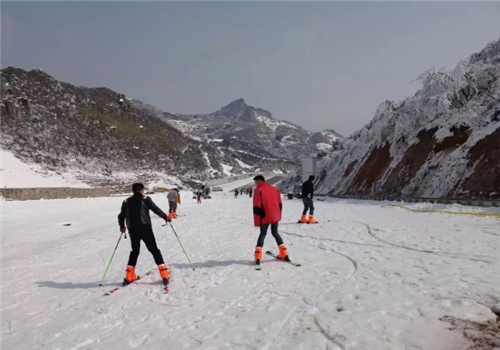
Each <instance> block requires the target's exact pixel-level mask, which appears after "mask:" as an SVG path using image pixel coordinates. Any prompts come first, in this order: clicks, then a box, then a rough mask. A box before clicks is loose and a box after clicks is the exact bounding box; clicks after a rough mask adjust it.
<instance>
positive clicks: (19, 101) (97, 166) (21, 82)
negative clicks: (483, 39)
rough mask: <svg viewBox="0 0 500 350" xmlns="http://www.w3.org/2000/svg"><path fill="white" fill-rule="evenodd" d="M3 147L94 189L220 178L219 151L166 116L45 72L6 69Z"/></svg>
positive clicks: (153, 109) (112, 93)
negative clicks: (161, 179) (164, 177)
mask: <svg viewBox="0 0 500 350" xmlns="http://www.w3.org/2000/svg"><path fill="white" fill-rule="evenodd" d="M1 86H2V100H1V113H2V123H1V132H2V138H1V147H2V148H3V149H6V150H9V151H12V152H13V153H14V154H15V155H16V156H17V157H19V158H21V159H22V160H24V161H26V162H34V163H37V164H39V165H42V166H44V167H45V168H46V169H48V170H53V171H58V172H76V173H78V174H79V177H80V178H81V179H82V180H83V181H85V182H87V183H92V184H94V185H102V184H111V183H116V182H117V181H118V179H120V178H121V177H124V176H125V177H126V178H127V179H129V178H130V177H134V176H137V177H140V178H141V179H143V180H144V179H145V178H147V177H151V176H152V177H154V176H156V175H155V174H157V173H162V174H169V175H179V176H180V177H181V178H183V179H204V178H209V177H216V176H217V174H210V173H209V171H208V169H209V168H216V169H220V170H221V173H222V166H221V164H220V163H219V160H218V157H217V150H216V149H214V148H213V147H211V146H210V145H206V144H204V143H200V142H197V141H194V140H193V139H191V138H188V137H185V136H184V135H183V134H182V132H180V131H179V130H177V129H175V128H173V127H171V126H170V125H169V124H168V123H166V121H165V120H164V117H163V114H162V112H161V111H159V110H157V109H155V108H154V107H151V106H147V105H144V104H142V103H140V102H139V101H133V100H131V99H128V98H127V97H126V96H124V95H123V94H119V93H116V92H114V91H111V90H109V89H106V88H92V89H89V88H83V87H75V86H73V85H70V84H67V83H62V82H59V81H57V80H56V79H54V78H53V77H51V76H49V75H48V74H46V73H44V72H43V71H41V70H31V71H29V72H27V71H24V70H22V69H17V68H14V67H8V68H6V69H3V70H2V71H1Z"/></svg>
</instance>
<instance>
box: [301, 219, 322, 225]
mask: <svg viewBox="0 0 500 350" xmlns="http://www.w3.org/2000/svg"><path fill="white" fill-rule="evenodd" d="M326 222H330V220H327V221H323V222H315V223H314V224H311V223H310V222H302V221H300V220H299V221H298V222H297V224H306V225H316V224H324V223H326Z"/></svg>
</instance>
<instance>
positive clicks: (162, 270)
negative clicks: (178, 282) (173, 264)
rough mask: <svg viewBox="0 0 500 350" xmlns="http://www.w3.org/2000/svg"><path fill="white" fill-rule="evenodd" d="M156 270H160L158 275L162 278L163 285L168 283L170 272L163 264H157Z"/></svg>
mask: <svg viewBox="0 0 500 350" xmlns="http://www.w3.org/2000/svg"><path fill="white" fill-rule="evenodd" d="M158 271H160V277H161V278H162V280H163V285H164V286H166V285H168V282H169V280H170V273H169V272H168V268H167V266H166V265H165V264H163V265H160V266H158Z"/></svg>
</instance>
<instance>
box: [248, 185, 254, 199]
mask: <svg viewBox="0 0 500 350" xmlns="http://www.w3.org/2000/svg"><path fill="white" fill-rule="evenodd" d="M252 194H253V188H252V187H250V188H249V189H248V195H249V196H250V198H252Z"/></svg>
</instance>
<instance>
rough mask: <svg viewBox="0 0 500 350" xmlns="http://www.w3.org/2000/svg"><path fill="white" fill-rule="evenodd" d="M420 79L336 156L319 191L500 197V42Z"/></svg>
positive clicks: (384, 105)
mask: <svg viewBox="0 0 500 350" xmlns="http://www.w3.org/2000/svg"><path fill="white" fill-rule="evenodd" d="M420 80H421V81H422V84H423V87H422V89H421V90H420V91H418V92H417V93H416V94H415V96H413V97H410V98H407V99H405V100H403V101H401V102H391V101H386V102H384V103H382V104H381V105H380V106H379V107H378V109H377V111H376V113H375V117H374V118H373V120H372V121H371V122H370V123H369V124H368V125H366V126H365V127H364V128H363V129H361V130H360V131H358V132H356V133H355V134H353V135H352V136H351V137H349V138H348V139H346V140H345V141H344V142H343V143H342V147H341V148H343V150H339V151H335V152H333V153H332V154H331V156H330V158H329V161H328V162H326V165H325V166H324V168H323V169H322V171H321V174H320V183H319V189H320V191H321V192H323V193H329V192H331V193H334V194H355V195H374V194H377V195H396V196H401V195H402V196H425V197H427V196H429V197H486V198H500V148H499V147H498V145H499V144H500V40H499V41H497V42H492V43H490V44H488V46H487V47H486V48H485V49H484V50H482V51H481V52H480V53H478V54H474V55H472V56H471V57H470V58H469V59H468V60H466V61H463V62H460V63H459V64H458V65H457V67H456V68H455V69H454V70H452V71H450V72H446V71H435V70H429V71H427V72H425V73H424V74H422V76H421V77H420Z"/></svg>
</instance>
